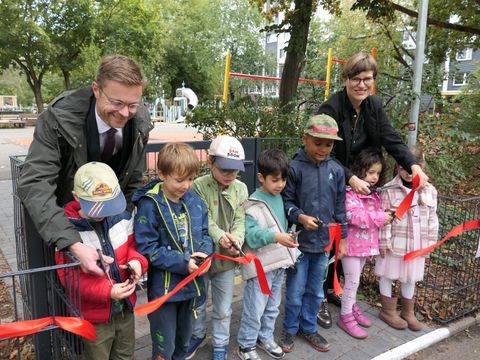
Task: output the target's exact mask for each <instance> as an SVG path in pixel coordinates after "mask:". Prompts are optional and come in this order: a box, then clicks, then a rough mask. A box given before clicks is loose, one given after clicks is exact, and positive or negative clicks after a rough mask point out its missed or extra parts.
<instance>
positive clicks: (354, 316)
mask: <svg viewBox="0 0 480 360" xmlns="http://www.w3.org/2000/svg"><path fill="white" fill-rule="evenodd" d="M351 170H352V172H353V173H354V174H355V175H356V176H358V177H359V178H360V179H362V180H365V181H367V182H368V183H369V184H370V185H371V186H372V187H373V186H375V185H378V184H381V183H382V180H383V177H384V174H385V170H386V163H385V159H384V158H383V156H382V153H381V151H380V150H379V149H375V148H367V149H364V150H362V151H361V152H360V153H359V154H358V156H357V158H356V160H355V162H354V165H353V166H352V169H351ZM346 195H347V196H346V202H345V208H346V212H347V223H348V228H347V234H348V235H347V244H346V255H345V256H344V257H343V258H342V266H343V271H344V275H345V286H344V289H343V290H344V292H343V295H342V307H341V311H340V319H339V320H338V322H337V325H338V326H339V327H340V328H341V329H343V330H344V331H345V332H346V333H347V334H349V335H351V336H353V337H354V338H357V339H364V338H366V337H367V336H368V333H367V332H366V331H365V330H364V329H362V328H361V327H359V325H361V326H363V327H369V326H371V325H372V322H371V320H370V319H368V318H367V317H366V316H365V315H364V314H363V313H362V310H361V309H360V307H359V306H358V304H357V303H356V297H357V289H358V284H359V282H360V274H361V273H362V269H363V266H364V265H365V261H366V260H367V257H370V256H374V255H378V254H379V250H378V229H379V227H381V226H384V225H386V224H389V223H390V221H391V219H392V217H391V213H390V212H389V211H386V210H384V209H381V208H380V203H381V202H380V197H379V196H378V193H376V192H372V193H370V194H369V195H362V194H359V193H356V192H354V191H353V190H352V189H351V188H349V187H347V189H346Z"/></svg>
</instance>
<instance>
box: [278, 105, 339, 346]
mask: <svg viewBox="0 0 480 360" xmlns="http://www.w3.org/2000/svg"><path fill="white" fill-rule="evenodd" d="M337 133H338V126H337V123H336V122H335V120H334V119H333V118H331V117H330V116H328V115H324V114H321V115H315V116H313V117H311V118H310V119H309V120H308V122H307V125H306V127H305V130H304V134H303V136H302V143H303V145H304V148H302V149H299V150H298V152H297V153H296V154H295V156H294V157H293V160H292V162H291V163H290V170H289V173H288V178H287V185H286V186H285V189H284V190H283V192H282V196H283V202H284V206H285V212H286V213H287V217H288V220H289V221H290V222H291V223H293V224H296V225H297V230H300V233H299V235H298V244H299V250H300V251H301V252H302V255H300V257H299V258H298V260H297V263H296V264H295V269H287V271H286V272H287V282H286V298H285V319H284V321H283V334H282V338H281V343H280V345H281V347H282V349H283V351H284V352H287V353H288V352H292V351H293V348H294V344H295V337H296V335H297V333H298V334H299V335H300V336H302V337H303V338H305V340H307V342H308V343H310V345H311V346H312V347H313V348H314V349H315V350H317V351H328V350H329V349H330V344H329V343H328V341H327V340H326V339H324V338H323V337H322V336H321V335H320V334H318V333H317V321H316V316H317V313H318V310H319V308H320V304H321V303H322V300H323V297H324V294H323V281H324V273H325V267H326V264H327V260H328V254H327V253H326V252H325V247H326V246H327V245H328V243H329V232H328V227H327V226H326V225H328V223H330V222H336V223H340V224H342V225H343V224H345V222H346V218H345V174H344V170H343V167H342V166H341V165H340V164H339V163H338V162H337V161H336V160H335V159H334V158H332V157H331V156H330V153H331V151H332V149H333V144H334V141H335V140H342V139H341V138H340V137H338V136H337ZM345 237H346V231H345V228H344V226H342V241H341V246H340V254H341V253H344V252H345V249H346V242H345Z"/></svg>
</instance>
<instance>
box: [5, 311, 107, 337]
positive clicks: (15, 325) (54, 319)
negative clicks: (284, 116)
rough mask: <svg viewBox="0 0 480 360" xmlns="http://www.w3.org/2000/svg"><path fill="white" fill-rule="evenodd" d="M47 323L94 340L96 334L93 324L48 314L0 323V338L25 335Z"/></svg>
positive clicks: (40, 328)
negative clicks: (41, 316) (32, 318)
mask: <svg viewBox="0 0 480 360" xmlns="http://www.w3.org/2000/svg"><path fill="white" fill-rule="evenodd" d="M49 325H57V326H58V327H59V328H62V329H63V330H66V331H69V332H71V333H74V334H76V335H80V336H83V337H84V338H85V339H88V340H90V341H95V340H96V338H97V335H96V333H95V328H94V327H93V325H92V324H91V323H90V322H89V321H87V320H83V319H80V318H78V317H65V316H48V317H44V318H40V319H35V320H24V321H16V322H12V323H8V324H1V325H0V339H9V338H14V337H18V336H26V335H31V334H35V333H37V332H39V331H40V330H42V329H43V328H45V327H47V326H49Z"/></svg>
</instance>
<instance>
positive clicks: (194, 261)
mask: <svg viewBox="0 0 480 360" xmlns="http://www.w3.org/2000/svg"><path fill="white" fill-rule="evenodd" d="M207 257H208V255H207V254H205V253H203V252H197V251H196V252H194V253H193V254H192V255H191V257H190V260H189V261H188V272H189V273H190V274H191V273H193V272H194V271H196V270H197V269H198V268H199V267H200V265H202V264H203V262H204V261H205V260H206V259H207ZM211 265H212V263H211V262H210V264H208V266H207V267H206V268H205V269H204V270H203V271H202V272H201V274H200V275H203V274H205V273H206V272H207V271H208V269H210V266H211Z"/></svg>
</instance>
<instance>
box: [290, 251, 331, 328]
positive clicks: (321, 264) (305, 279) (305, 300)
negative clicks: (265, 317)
mask: <svg viewBox="0 0 480 360" xmlns="http://www.w3.org/2000/svg"><path fill="white" fill-rule="evenodd" d="M327 261H328V255H327V254H326V253H320V254H309V253H304V254H303V255H302V256H300V257H299V258H298V261H297V262H296V264H295V268H296V271H295V270H293V269H287V284H286V296H285V319H284V320H283V328H284V330H285V331H286V332H287V333H289V334H296V333H297V332H298V330H299V329H301V330H303V331H305V332H306V333H308V334H311V333H314V332H316V331H317V313H318V310H319V308H320V304H321V303H322V300H323V297H324V294H323V282H324V274H325V267H326V265H327Z"/></svg>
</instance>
